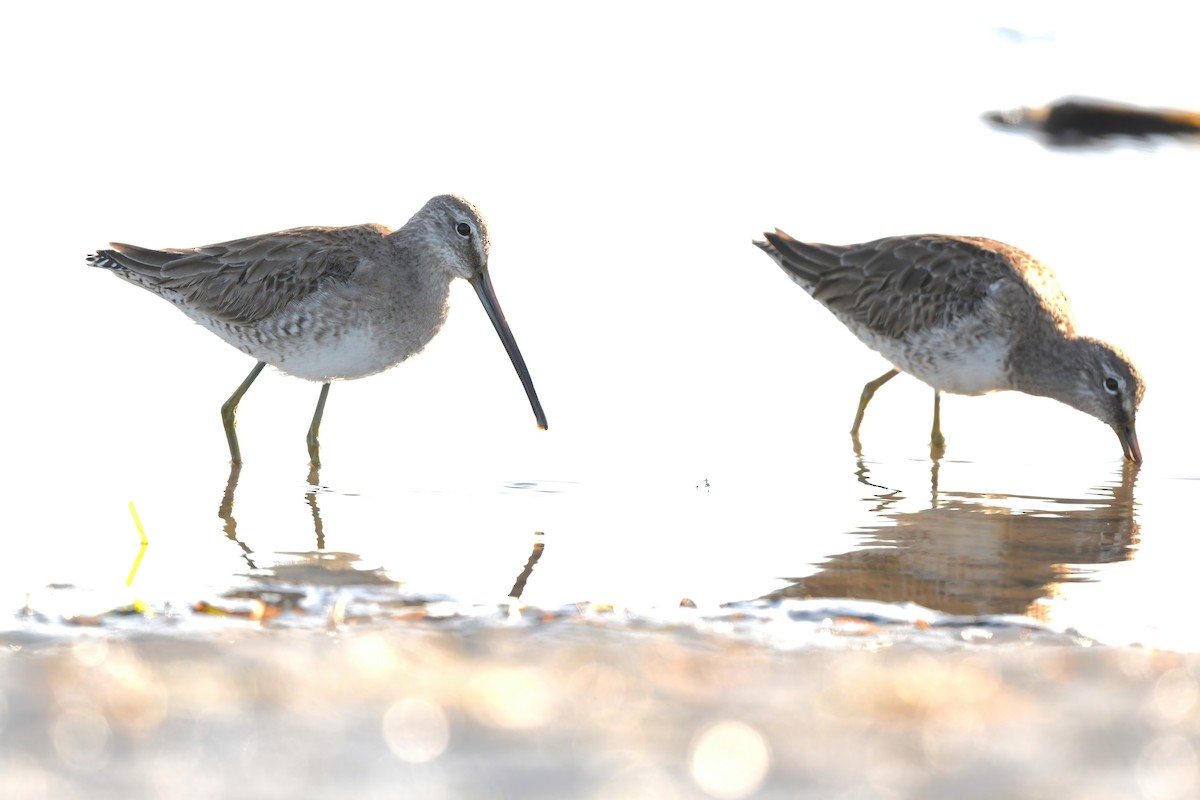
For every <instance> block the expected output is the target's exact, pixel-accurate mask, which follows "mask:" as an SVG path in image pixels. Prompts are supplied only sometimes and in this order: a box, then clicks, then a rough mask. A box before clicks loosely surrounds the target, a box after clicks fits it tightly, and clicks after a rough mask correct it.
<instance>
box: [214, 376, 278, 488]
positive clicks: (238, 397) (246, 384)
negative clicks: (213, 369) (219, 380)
mask: <svg viewBox="0 0 1200 800" xmlns="http://www.w3.org/2000/svg"><path fill="white" fill-rule="evenodd" d="M266 365H267V362H265V361H260V362H258V363H257V364H255V365H254V369H252V370H250V374H249V375H247V376H246V380H244V381H242V385H241V386H239V387H238V388H237V390H236V391H234V393H233V394H231V395H229V399H228V400H226V401H225V405H223V406H221V421H222V422H224V423H225V439H226V441H228V442H229V457H230V458H231V459H233V463H234V464H241V463H242V451H241V448H239V447H238V440H237V434H236V433H235V432H234V428H236V427H237V421H236V417H237V407H238V403H240V402H242V395H244V394H245V393H246V390H247V389H249V388H250V384H252V383H254V379H255V378H257V377H258V373H260V372H262V371H263V367H265V366H266Z"/></svg>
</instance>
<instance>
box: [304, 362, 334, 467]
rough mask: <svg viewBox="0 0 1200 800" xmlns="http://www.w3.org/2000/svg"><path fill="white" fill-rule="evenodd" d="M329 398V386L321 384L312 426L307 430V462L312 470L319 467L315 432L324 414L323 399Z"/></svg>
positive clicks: (319, 446)
mask: <svg viewBox="0 0 1200 800" xmlns="http://www.w3.org/2000/svg"><path fill="white" fill-rule="evenodd" d="M328 396H329V384H328V383H323V384H321V398H320V399H319V400H317V410H316V411H315V412H313V419H312V425H310V426H309V428H308V439H307V441H308V460H309V463H311V464H312V466H313V468H316V467H319V466H321V456H320V451H321V444H320V442H318V441H317V432H318V431H319V430H320V428H321V416H322V415H323V414H324V413H325V398H326V397H328Z"/></svg>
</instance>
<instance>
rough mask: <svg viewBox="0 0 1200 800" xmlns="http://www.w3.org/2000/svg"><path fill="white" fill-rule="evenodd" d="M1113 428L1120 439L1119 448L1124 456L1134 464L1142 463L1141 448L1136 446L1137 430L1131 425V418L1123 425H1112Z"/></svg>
mask: <svg viewBox="0 0 1200 800" xmlns="http://www.w3.org/2000/svg"><path fill="white" fill-rule="evenodd" d="M1113 430H1114V431H1116V432H1117V438H1118V439H1120V440H1121V450H1122V451H1124V453H1125V457H1126V458H1127V459H1129V460H1130V461H1132V462H1133V463H1135V464H1140V463H1142V448H1141V447H1139V446H1138V440H1137V431H1136V430H1135V429H1134V427H1133V420H1129V422H1127V423H1126V424H1124V425H1114V426H1113Z"/></svg>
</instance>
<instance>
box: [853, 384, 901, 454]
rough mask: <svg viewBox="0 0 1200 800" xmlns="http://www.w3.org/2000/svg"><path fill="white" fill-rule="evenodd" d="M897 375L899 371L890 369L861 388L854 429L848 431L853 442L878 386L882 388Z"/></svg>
mask: <svg viewBox="0 0 1200 800" xmlns="http://www.w3.org/2000/svg"><path fill="white" fill-rule="evenodd" d="M899 374H900V370H898V369H890V370H888V371H887V372H885V373H883V374H882V375H880V376H879V377H878V378H876V379H875V380H873V381H871V382H870V383H868V384H867V385H866V386H864V387H863V390H862V398H861V399H860V400H859V401H858V413H857V414H855V415H854V427H853V428H851V429H850V435H851V436H853V437H854V438H855V440H857V439H858V429H859V427H860V426H861V425H862V421H863V414H865V413H866V412H867V403H869V402H871V398H872V397H874V396H875V391H876V390H877V389H878V388H879V387H880V386H883V385H884V384H885V383H887V382H888V381H890V380H891V379H892V378H894V377H896V376H897V375H899Z"/></svg>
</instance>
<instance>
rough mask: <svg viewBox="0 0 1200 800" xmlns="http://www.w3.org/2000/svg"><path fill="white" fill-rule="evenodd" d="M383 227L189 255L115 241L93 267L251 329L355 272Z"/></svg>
mask: <svg viewBox="0 0 1200 800" xmlns="http://www.w3.org/2000/svg"><path fill="white" fill-rule="evenodd" d="M386 233H387V229H385V228H383V227H382V226H374V225H360V226H354V227H351V228H295V229H293V230H287V231H279V232H278V233H269V234H265V235H263V236H251V237H248V238H245V239H236V240H233V241H229V242H221V243H219V244H212V245H206V246H204V247H196V248H190V249H180V250H175V249H165V250H152V249H149V248H145V247H139V246H137V245H130V244H120V243H117V242H114V243H113V244H112V249H111V250H101V251H99V252H98V253H97V254H96V256H94V257H93V259H92V263H94V264H96V265H97V266H106V267H109V268H112V269H114V270H116V271H118V272H119V271H126V272H128V273H131V274H132V276H133V277H134V278H135V279H136V282H137V283H140V284H141V285H143V286H145V287H146V288H148V289H151V290H152V291H156V292H162V291H164V290H167V291H172V292H177V293H178V294H179V295H181V296H182V298H183V300H184V302H185V303H186V304H187V305H188V306H190V307H192V308H195V309H197V310H199V311H202V312H204V313H206V314H209V315H211V316H212V317H214V318H216V319H220V320H224V321H226V322H229V323H233V324H238V325H248V324H252V323H255V322H258V321H259V320H262V319H265V318H267V317H270V316H272V315H273V314H276V313H278V312H279V311H281V310H282V309H283V308H285V307H286V306H288V305H289V304H290V303H293V302H298V301H300V300H303V299H304V298H305V297H307V296H309V295H310V294H312V293H313V292H316V291H317V290H319V289H320V288H321V287H322V286H324V285H326V284H328V283H330V282H338V281H345V280H347V279H348V278H349V277H350V276H351V275H352V274H353V272H354V270H355V269H356V268H357V267H358V265H359V261H360V259H361V249H356V245H357V246H358V248H361V244H362V240H363V238H364V237H382V236H384V235H386Z"/></svg>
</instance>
